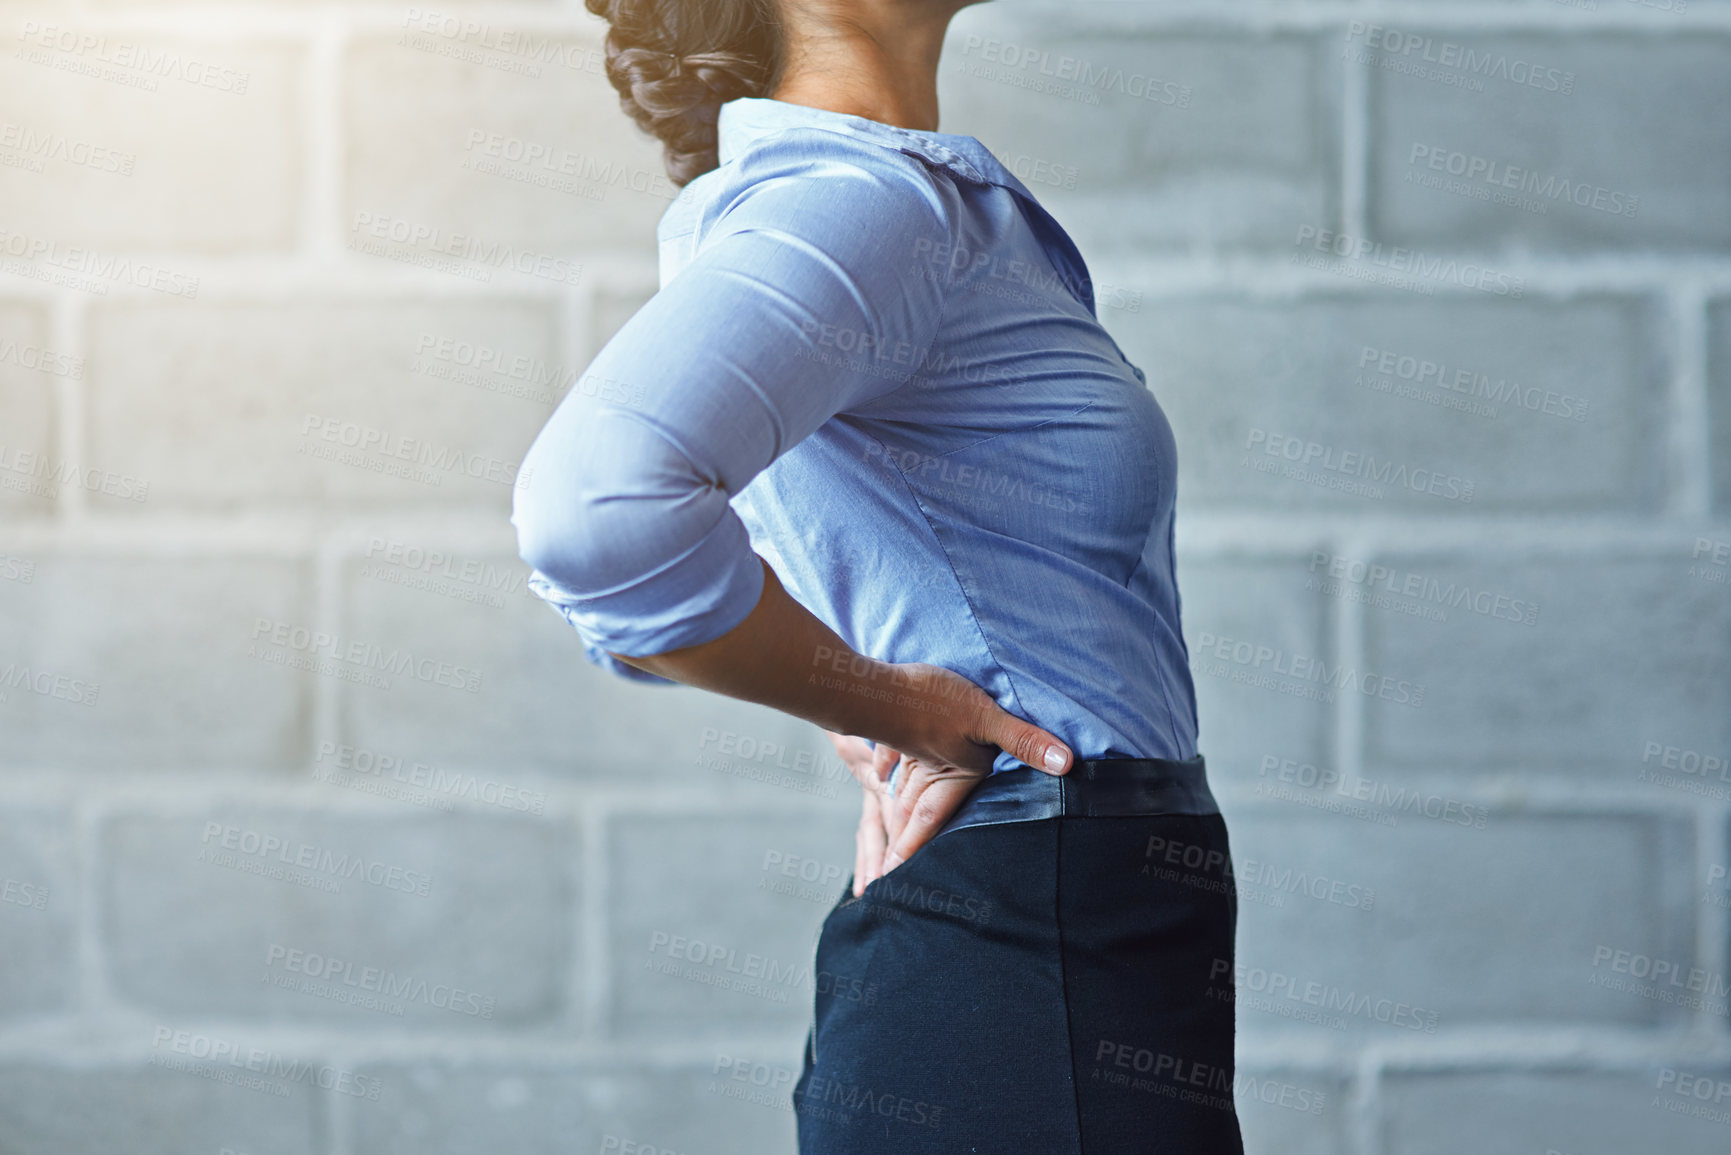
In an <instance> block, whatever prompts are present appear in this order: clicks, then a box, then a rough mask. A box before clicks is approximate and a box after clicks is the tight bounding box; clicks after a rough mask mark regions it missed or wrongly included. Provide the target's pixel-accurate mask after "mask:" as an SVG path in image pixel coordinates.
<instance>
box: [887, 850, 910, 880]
mask: <svg viewBox="0 0 1731 1155" xmlns="http://www.w3.org/2000/svg"><path fill="white" fill-rule="evenodd" d="M906 861H907V859H905V858H903V857H902V856H901V855H899V854H897V853H896V852H895V851H893V850H891V851H888V852H886V853H885V854H884V873H885V874H888V873H889V872H890V871H892V870H894V869H895V868H896V867H898V866H900V865H901V864H902V863H904V862H906Z"/></svg>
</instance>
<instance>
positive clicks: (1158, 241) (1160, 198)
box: [939, 14, 1339, 256]
mask: <svg viewBox="0 0 1731 1155" xmlns="http://www.w3.org/2000/svg"><path fill="white" fill-rule="evenodd" d="M964 28H965V31H964ZM1042 53H1045V54H1046V55H1044V56H1042V55H1041V54H1042ZM1066 58H1068V62H1067V60H1066ZM1084 67H1085V68H1086V69H1087V76H1088V81H1087V82H1086V83H1083V82H1081V81H1080V80H1072V79H1070V77H1071V76H1072V74H1074V75H1075V76H1077V77H1080V76H1081V75H1082V69H1083V68H1084ZM1119 70H1122V73H1121V75H1122V79H1119V76H1120V72H1119ZM1096 77H1098V78H1099V79H1098V80H1095V79H1094V78H1096ZM1054 88H1055V90H1054ZM939 91H940V97H941V100H942V104H943V111H944V123H943V127H944V131H946V132H955V133H963V134H966V135H970V136H975V137H978V138H979V139H980V141H981V142H982V143H984V144H985V145H987V147H989V148H992V149H993V150H994V151H996V152H997V155H998V158H999V160H1001V161H1003V162H1004V164H1005V165H1006V167H1008V168H1009V169H1010V170H1011V171H1012V172H1015V173H1017V174H1018V175H1019V176H1021V177H1022V178H1023V183H1024V184H1025V185H1027V186H1028V187H1029V189H1030V190H1032V191H1033V192H1034V194H1035V195H1036V196H1038V197H1039V198H1040V200H1041V202H1042V203H1043V204H1046V205H1047V206H1048V207H1050V209H1051V210H1052V212H1053V215H1055V216H1056V217H1057V218H1058V219H1059V220H1060V221H1061V222H1062V223H1063V224H1064V226H1065V227H1066V228H1067V229H1069V230H1070V232H1071V233H1072V235H1073V236H1074V237H1075V238H1076V240H1077V243H1078V244H1079V245H1080V246H1081V248H1082V250H1083V252H1084V253H1085V254H1090V255H1094V256H1098V255H1100V254H1103V253H1107V252H1116V251H1118V250H1120V249H1122V248H1123V246H1125V245H1126V244H1129V245H1143V246H1156V247H1162V248H1176V249H1191V248H1199V247H1233V248H1237V247H1245V246H1263V245H1272V244H1280V243H1282V242H1284V241H1285V239H1286V237H1287V235H1288V234H1289V232H1290V231H1291V222H1293V221H1295V220H1307V221H1316V222H1325V221H1329V220H1331V219H1333V215H1334V213H1335V205H1336V203H1337V199H1338V192H1337V180H1336V176H1335V174H1336V172H1337V171H1338V167H1339V166H1338V160H1337V157H1338V152H1339V145H1338V143H1337V141H1336V138H1335V129H1334V127H1333V126H1334V124H1335V123H1336V120H1337V116H1338V114H1336V113H1331V112H1330V111H1329V108H1330V106H1331V104H1332V103H1333V99H1334V98H1333V95H1332V94H1333V81H1332V80H1331V79H1330V70H1329V69H1328V67H1327V66H1326V65H1325V64H1324V62H1323V60H1322V59H1321V54H1320V50H1319V45H1318V43H1317V41H1315V40H1314V39H1311V38H1308V37H1305V36H1302V35H1289V34H1269V35H1263V36H1256V35H1250V34H1246V35H1242V36H1239V37H1237V38H1227V37H1219V36H1206V35H1195V34H1176V35H1175V34H1169V33H1162V34H1160V35H1146V34H1137V33H1129V32H1127V33H1125V34H1124V35H1121V36H1106V35H1100V34H1088V33H1080V32H1077V31H1075V30H1072V29H1069V28H1062V27H1054V28H1051V29H1044V30H1040V31H1038V32H1036V31H1032V30H1027V31H1024V30H1023V29H1020V28H1018V27H1015V26H1013V25H1011V24H1010V23H1008V22H1004V23H997V22H994V20H993V18H992V17H991V16H990V15H989V14H982V15H981V16H979V17H977V18H974V19H971V20H969V21H968V22H967V23H966V24H965V25H964V27H963V28H958V29H956V30H955V31H953V32H952V34H951V37H950V39H949V42H948V44H947V45H946V53H945V57H944V62H943V65H942V69H941V71H940V74H939ZM1144 93H1151V94H1152V95H1151V96H1150V95H1143V94H1144Z"/></svg>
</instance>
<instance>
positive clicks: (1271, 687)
mask: <svg viewBox="0 0 1731 1155" xmlns="http://www.w3.org/2000/svg"><path fill="white" fill-rule="evenodd" d="M1304 576H1305V575H1304V569H1303V565H1302V563H1300V562H1299V561H1298V560H1297V559H1292V560H1288V561H1281V560H1254V561H1253V560H1242V561H1228V560H1219V561H1216V560H1209V561H1198V560H1192V559H1190V558H1188V557H1181V559H1180V561H1179V568H1178V588H1179V592H1180V594H1181V596H1182V597H1183V617H1184V639H1185V643H1186V645H1188V646H1189V648H1190V670H1191V677H1192V680H1193V681H1194V682H1195V685H1196V704H1197V717H1198V722H1199V733H1198V736H1197V743H1198V748H1199V749H1200V750H1201V752H1202V754H1203V756H1204V757H1205V758H1206V759H1207V760H1208V777H1209V781H1211V782H1213V783H1217V784H1219V783H1241V782H1245V781H1251V780H1254V776H1255V775H1256V772H1257V767H1258V766H1259V765H1260V764H1261V762H1262V759H1264V758H1265V757H1268V756H1271V755H1272V756H1276V757H1280V758H1293V759H1301V760H1307V761H1311V762H1315V761H1319V760H1320V761H1327V760H1328V759H1329V757H1330V755H1329V751H1330V750H1331V749H1332V737H1331V730H1332V725H1331V720H1332V718H1333V712H1334V711H1333V707H1332V706H1331V705H1330V704H1329V703H1327V702H1325V701H1319V700H1316V699H1315V698H1313V697H1310V696H1308V695H1311V694H1313V693H1315V690H1316V688H1315V687H1314V686H1313V685H1311V684H1310V683H1307V682H1305V681H1304V680H1303V679H1300V678H1291V677H1282V676H1270V677H1268V678H1267V682H1268V683H1269V684H1260V683H1257V682H1249V681H1241V680H1236V679H1238V678H1246V679H1248V678H1257V677H1259V676H1261V675H1262V674H1263V672H1264V671H1263V670H1262V669H1260V668H1259V667H1257V666H1256V664H1255V656H1254V654H1252V655H1251V662H1250V663H1249V664H1246V663H1243V662H1239V661H1236V660H1234V656H1242V653H1241V652H1240V651H1239V647H1240V646H1241V644H1242V643H1249V644H1250V645H1251V646H1253V647H1266V648H1268V649H1270V650H1280V651H1282V652H1283V653H1286V654H1289V655H1292V654H1303V655H1306V656H1313V657H1318V658H1324V659H1329V658H1330V657H1331V654H1332V645H1331V643H1330V642H1329V641H1328V637H1329V627H1328V622H1329V614H1330V612H1331V611H1330V609H1329V606H1328V605H1327V603H1326V602H1324V601H1323V600H1321V599H1320V598H1319V597H1317V596H1316V595H1315V594H1313V593H1308V592H1307V591H1305V589H1304V587H1303V582H1304ZM1222 647H1224V649H1225V652H1226V654H1227V655H1228V656H1227V657H1224V658H1223V657H1221V656H1219V651H1220V649H1221V648H1222ZM1263 665H1264V666H1266V665H1267V663H1263ZM1288 665H1290V664H1289V663H1288Z"/></svg>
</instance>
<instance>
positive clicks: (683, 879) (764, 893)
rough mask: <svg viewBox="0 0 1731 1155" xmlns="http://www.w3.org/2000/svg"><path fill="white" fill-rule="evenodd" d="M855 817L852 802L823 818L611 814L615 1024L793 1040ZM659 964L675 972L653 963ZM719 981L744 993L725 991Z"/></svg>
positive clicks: (808, 1003)
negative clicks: (777, 1034) (847, 811)
mask: <svg viewBox="0 0 1731 1155" xmlns="http://www.w3.org/2000/svg"><path fill="white" fill-rule="evenodd" d="M857 815H858V810H857V804H856V808H855V809H854V811H853V813H852V814H851V815H844V814H836V815H834V816H833V817H831V818H828V819H826V820H825V821H823V822H814V821H813V820H812V819H811V818H806V817H799V816H787V817H773V816H768V815H765V816H754V817H749V818H734V819H730V820H729V821H727V822H717V821H716V820H715V819H714V818H713V817H700V816H694V817H689V818H687V817H675V816H656V817H621V818H619V819H617V820H616V821H615V822H614V824H613V827H612V829H611V830H610V831H609V845H608V866H609V872H610V873H609V879H610V885H609V887H608V904H609V908H610V909H609V932H608V933H609V935H610V941H609V943H608V954H609V956H610V957H611V959H612V969H613V992H614V994H613V999H612V1012H613V1023H614V1026H615V1028H616V1029H617V1030H618V1031H619V1032H620V1033H621V1034H624V1035H631V1036H649V1037H667V1036H672V1037H681V1038H687V1037H703V1038H716V1037H723V1038H724V1037H726V1035H727V1033H728V1032H730V1031H732V1032H738V1033H744V1032H748V1031H752V1030H765V1031H786V1032H789V1037H790V1038H791V1037H792V1034H793V1032H794V1031H795V1030H796V1028H798V1027H800V1026H801V1024H804V1023H805V1022H807V1021H808V1020H809V1018H810V1015H811V1008H812V1003H813V1000H814V996H815V990H814V977H813V972H812V965H813V953H812V952H813V950H814V948H815V945H816V941H817V933H818V930H819V928H820V926H821V924H822V922H823V919H824V916H825V915H826V914H828V913H829V909H830V906H832V905H833V904H834V903H835V902H836V901H837V900H838V899H839V898H840V897H841V893H842V887H843V885H844V884H845V882H846V880H847V879H848V878H849V877H850V876H851V875H852V873H853V849H854V843H853V834H852V831H853V827H854V825H855V823H856V822H857ZM850 819H851V820H850ZM778 855H779V857H777V856H778ZM807 863H810V864H812V869H811V870H810V871H809V872H808V873H812V874H815V875H816V876H817V877H815V878H813V879H811V880H810V881H807V880H805V879H804V878H802V877H801V876H800V873H799V872H800V871H801V870H803V869H805V867H806V864H807ZM783 867H792V868H793V869H794V871H795V873H794V874H793V876H792V877H789V876H788V875H787V874H785V873H783ZM838 875H839V877H838ZM777 887H779V888H780V889H775V888H777ZM790 889H791V893H790V892H789V891H790ZM824 895H827V898H828V902H824V901H822V896H824ZM682 940H683V941H682ZM696 944H702V945H701V946H699V945H696ZM724 951H725V952H726V953H722V952H724ZM711 959H713V960H714V961H710V960H711ZM754 959H755V960H757V961H755V962H754V961H753V960H754ZM765 960H767V961H765ZM668 966H671V967H672V968H674V969H675V970H676V972H677V973H672V974H668V973H661V971H660V970H659V969H658V968H660V967H668ZM772 971H773V973H769V972H772ZM710 980H713V981H710ZM724 980H737V982H738V983H739V984H740V985H741V986H750V987H752V988H753V989H752V990H751V991H746V990H740V989H730V987H729V986H727V985H723V981H724ZM826 997H835V996H833V995H829V996H826Z"/></svg>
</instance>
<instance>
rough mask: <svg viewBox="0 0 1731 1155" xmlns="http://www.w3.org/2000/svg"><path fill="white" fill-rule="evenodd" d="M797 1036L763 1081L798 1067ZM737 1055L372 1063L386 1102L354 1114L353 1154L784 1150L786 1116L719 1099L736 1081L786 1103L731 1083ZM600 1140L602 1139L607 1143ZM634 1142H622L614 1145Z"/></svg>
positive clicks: (788, 1127)
mask: <svg viewBox="0 0 1731 1155" xmlns="http://www.w3.org/2000/svg"><path fill="white" fill-rule="evenodd" d="M799 1049H800V1042H799V1041H797V1040H795V1041H792V1042H790V1043H789V1044H788V1045H787V1046H786V1047H784V1048H783V1051H784V1054H783V1055H782V1056H781V1058H780V1059H779V1060H778V1061H776V1062H774V1063H767V1062H766V1063H763V1064H762V1066H763V1068H764V1075H763V1077H764V1078H765V1079H776V1078H778V1076H780V1075H785V1073H787V1072H792V1073H793V1075H794V1077H797V1073H798V1069H799V1068H798V1060H799ZM746 1062H747V1060H746V1059H745V1058H744V1057H743V1056H741V1055H739V1054H738V1053H737V1051H736V1050H735V1051H723V1050H719V1049H718V1051H717V1060H716V1062H715V1063H714V1064H711V1065H708V1066H704V1067H700V1068H690V1067H678V1068H674V1069H671V1070H654V1069H650V1068H645V1067H641V1066H637V1065H635V1064H630V1063H610V1064H607V1065H606V1066H604V1067H581V1066H565V1065H540V1066H527V1065H521V1064H514V1065H483V1064H473V1065H464V1066H435V1065H432V1064H425V1065H417V1066H398V1065H391V1066H380V1067H375V1068H369V1069H368V1070H369V1073H371V1074H376V1076H377V1077H378V1078H379V1079H380V1080H381V1082H384V1083H386V1084H387V1085H388V1086H390V1087H391V1088H392V1090H393V1094H392V1095H391V1098H390V1101H389V1102H388V1103H383V1102H382V1103H380V1104H377V1105H376V1106H377V1107H378V1109H376V1110H374V1109H371V1108H373V1107H374V1106H375V1105H374V1104H368V1107H369V1109H368V1110H366V1111H363V1112H358V1113H357V1116H356V1120H355V1134H356V1146H355V1150H356V1151H357V1152H365V1153H366V1155H465V1153H467V1152H471V1151H484V1150H488V1149H489V1148H491V1147H496V1146H497V1144H498V1142H499V1137H500V1136H501V1135H509V1136H510V1138H511V1150H512V1151H514V1152H519V1153H520V1155H563V1153H565V1152H570V1151H585V1152H588V1151H620V1150H624V1151H634V1150H640V1149H641V1150H657V1151H666V1152H680V1153H681V1155H683V1153H685V1152H692V1153H694V1155H695V1153H698V1152H701V1153H703V1155H792V1152H793V1151H794V1149H795V1143H794V1132H793V1115H792V1113H791V1111H784V1110H781V1109H779V1108H778V1107H775V1106H764V1105H760V1104H757V1103H750V1102H741V1101H739V1100H737V1099H731V1098H726V1097H724V1096H723V1094H721V1093H720V1092H721V1091H722V1089H723V1088H727V1089H732V1088H735V1087H741V1086H742V1087H744V1088H745V1089H746V1090H747V1091H755V1092H758V1093H759V1094H761V1095H763V1096H764V1097H765V1098H774V1099H779V1100H784V1101H788V1102H791V1099H790V1092H791V1084H786V1083H785V1081H783V1085H781V1086H780V1087H779V1088H778V1090H777V1091H776V1092H773V1093H771V1092H767V1091H764V1090H763V1089H760V1088H757V1087H754V1086H752V1085H751V1083H750V1081H749V1078H748V1079H744V1080H734V1079H732V1078H731V1076H732V1075H733V1073H734V1072H735V1071H736V1070H737V1071H739V1072H741V1073H743V1074H745V1075H748V1076H749V1075H750V1074H751V1073H752V1068H750V1067H747V1066H746V1065H745V1064H746ZM716 1068H719V1070H720V1073H719V1074H717V1073H716ZM609 1139H611V1140H613V1144H612V1145H611V1146H608V1145H607V1144H608V1141H609ZM628 1143H629V1144H635V1145H636V1146H626V1144H628Z"/></svg>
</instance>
